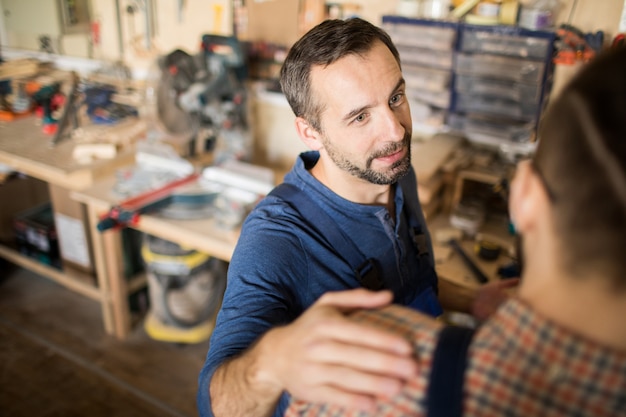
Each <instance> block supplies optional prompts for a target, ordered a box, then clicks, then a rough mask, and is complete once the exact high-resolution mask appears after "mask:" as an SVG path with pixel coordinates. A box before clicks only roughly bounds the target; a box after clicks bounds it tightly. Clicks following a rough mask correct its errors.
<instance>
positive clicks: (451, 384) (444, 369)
mask: <svg viewBox="0 0 626 417" xmlns="http://www.w3.org/2000/svg"><path fill="white" fill-rule="evenodd" d="M473 335H474V329H470V328H467V327H460V326H447V327H444V328H443V330H442V331H441V333H440V334H439V342H438V343H437V347H436V349H435V353H434V356H433V367H432V369H431V371H430V382H429V385H428V393H427V397H426V404H427V410H428V412H427V416H428V417H461V416H462V415H463V379H464V376H465V368H466V366H467V349H468V347H469V344H470V342H471V341H472V336H473Z"/></svg>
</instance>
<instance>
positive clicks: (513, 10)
mask: <svg viewBox="0 0 626 417" xmlns="http://www.w3.org/2000/svg"><path fill="white" fill-rule="evenodd" d="M518 13H519V2H518V1H516V0H515V1H505V2H503V3H502V4H501V5H500V23H501V24H503V25H515V24H516V23H517V14H518Z"/></svg>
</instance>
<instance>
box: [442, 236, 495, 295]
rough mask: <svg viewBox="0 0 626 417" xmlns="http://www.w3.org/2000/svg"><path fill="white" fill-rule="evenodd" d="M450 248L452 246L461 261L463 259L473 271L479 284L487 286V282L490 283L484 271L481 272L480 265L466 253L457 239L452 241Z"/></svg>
mask: <svg viewBox="0 0 626 417" xmlns="http://www.w3.org/2000/svg"><path fill="white" fill-rule="evenodd" d="M450 246H452V249H454V251H455V252H456V253H458V254H459V256H460V257H461V259H463V262H464V263H465V265H467V267H468V268H469V269H470V270H471V271H472V273H473V274H474V276H476V279H477V280H478V282H480V283H481V284H486V283H487V282H489V278H487V276H486V275H485V274H484V273H483V271H481V270H480V268H479V267H478V265H476V263H475V262H474V261H473V260H472V259H471V258H470V257H469V256H468V255H467V253H465V251H464V250H463V248H462V247H461V245H459V242H457V240H456V239H452V240H450Z"/></svg>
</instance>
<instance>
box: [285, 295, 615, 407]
mask: <svg viewBox="0 0 626 417" xmlns="http://www.w3.org/2000/svg"><path fill="white" fill-rule="evenodd" d="M353 317H354V319H355V320H357V321H359V322H364V323H368V324H371V325H373V326H377V327H379V328H383V329H387V330H390V331H393V332H397V333H399V334H402V335H404V336H405V337H407V338H408V339H409V340H411V342H412V343H413V345H414V348H415V357H416V359H417V361H418V362H419V373H418V375H416V376H415V378H413V379H412V380H410V381H408V382H407V384H406V385H405V387H404V389H403V391H402V392H401V393H400V394H399V395H398V396H396V397H394V398H392V399H381V400H380V401H379V403H378V408H377V410H376V411H375V412H374V413H373V414H367V413H363V412H358V411H354V410H345V409H341V408H339V407H336V406H331V405H327V404H323V405H321V404H309V403H305V402H301V401H297V400H294V401H292V404H291V406H290V408H289V409H288V410H287V413H286V414H285V415H286V416H287V417H296V416H300V417H312V416H323V417H366V416H382V417H400V416H402V417H406V416H424V415H425V393H426V389H427V384H428V375H429V374H430V371H431V365H432V355H433V351H434V348H435V343H436V338H437V336H438V331H439V329H440V324H439V323H438V322H433V321H429V320H427V319H425V318H424V316H422V315H420V314H419V313H416V312H414V311H412V310H409V309H406V308H403V307H398V306H392V307H388V308H385V309H382V310H373V311H365V312H359V313H357V314H355V315H353ZM468 354H469V363H468V369H467V371H466V373H465V387H464V403H463V408H464V413H463V414H464V416H471V417H503V416H505V417H528V416H549V417H626V352H624V351H616V350H614V349H610V348H608V347H606V346H601V345H598V344H596V343H594V342H592V341H589V340H587V339H585V338H583V337H581V336H580V335H577V334H575V333H573V332H571V331H569V330H568V329H564V328H562V327H560V326H558V325H556V324H555V323H552V322H550V321H549V320H546V318H544V317H543V316H541V315H539V314H537V313H535V312H533V311H532V310H531V309H530V308H529V306H527V305H526V304H524V303H523V302H521V301H520V300H517V299H511V300H509V301H507V302H506V303H505V304H504V305H503V306H502V307H501V308H500V309H499V310H498V312H497V313H496V314H495V315H494V316H493V317H492V318H491V319H489V320H488V321H487V322H486V323H485V324H484V325H483V326H481V328H480V329H479V330H478V332H477V333H476V335H475V336H474V340H473V342H472V344H471V346H470V349H469V353H468Z"/></svg>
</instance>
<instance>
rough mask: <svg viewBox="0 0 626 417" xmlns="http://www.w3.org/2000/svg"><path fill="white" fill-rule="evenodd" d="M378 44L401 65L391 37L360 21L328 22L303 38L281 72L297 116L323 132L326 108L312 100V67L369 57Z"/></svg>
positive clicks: (281, 80) (282, 84)
mask: <svg viewBox="0 0 626 417" xmlns="http://www.w3.org/2000/svg"><path fill="white" fill-rule="evenodd" d="M377 41H380V42H382V43H384V44H385V45H386V46H387V47H388V48H389V50H390V51H391V53H392V54H393V56H394V57H395V58H396V61H397V62H398V65H400V54H399V53H398V50H397V48H396V47H395V45H394V44H393V42H392V40H391V38H390V37H389V35H388V34H387V33H386V32H385V31H384V30H382V29H381V28H379V27H377V26H375V25H373V24H372V23H370V22H368V21H366V20H363V19H360V18H351V19H348V20H339V19H337V20H325V21H323V22H322V23H320V24H318V25H317V26H315V27H314V28H313V29H311V30H310V31H308V32H307V33H306V34H305V35H304V36H303V37H302V38H300V39H299V40H298V41H297V42H296V43H295V44H294V45H293V46H292V47H291V48H290V50H289V53H288V54H287V58H286V59H285V62H284V64H283V66H282V68H281V70H280V85H281V88H282V91H283V93H284V94H285V96H286V97H287V101H288V102H289V105H290V106H291V109H292V110H293V112H294V114H295V115H296V116H298V117H302V118H304V119H305V120H307V121H308V122H309V123H310V124H311V126H312V127H313V128H315V129H316V130H318V131H321V125H320V115H321V112H322V110H323V104H322V103H318V102H316V101H315V98H314V97H313V96H312V92H311V83H310V74H311V69H312V67H313V66H314V65H321V66H327V65H330V64H332V63H333V62H335V61H337V60H338V59H340V58H342V57H344V56H347V55H349V54H363V53H366V52H368V51H369V50H371V49H372V47H373V46H374V45H375V43H376V42H377Z"/></svg>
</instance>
